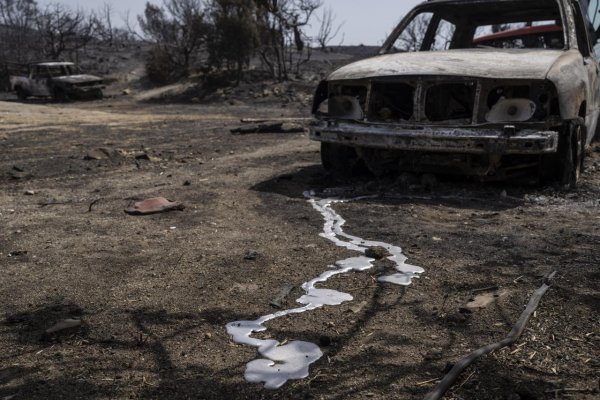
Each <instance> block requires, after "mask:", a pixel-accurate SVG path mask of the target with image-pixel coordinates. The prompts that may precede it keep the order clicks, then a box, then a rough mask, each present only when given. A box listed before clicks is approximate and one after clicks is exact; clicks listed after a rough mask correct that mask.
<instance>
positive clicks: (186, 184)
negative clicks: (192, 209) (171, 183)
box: [183, 181, 192, 186]
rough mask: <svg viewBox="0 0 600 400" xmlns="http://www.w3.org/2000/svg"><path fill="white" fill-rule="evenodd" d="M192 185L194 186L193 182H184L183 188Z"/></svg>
mask: <svg viewBox="0 0 600 400" xmlns="http://www.w3.org/2000/svg"><path fill="white" fill-rule="evenodd" d="M191 185H192V182H190V181H185V182H183V186H191Z"/></svg>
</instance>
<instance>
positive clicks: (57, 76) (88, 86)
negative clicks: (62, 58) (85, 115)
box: [10, 62, 105, 101]
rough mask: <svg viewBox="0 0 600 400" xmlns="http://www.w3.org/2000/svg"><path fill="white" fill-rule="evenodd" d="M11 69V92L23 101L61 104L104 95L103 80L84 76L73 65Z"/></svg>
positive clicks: (62, 63)
mask: <svg viewBox="0 0 600 400" xmlns="http://www.w3.org/2000/svg"><path fill="white" fill-rule="evenodd" d="M11 69H12V72H11V74H10V75H11V76H10V85H11V89H12V90H13V91H15V92H16V93H17V96H18V97H19V99H21V100H25V99H26V98H28V97H30V96H35V97H52V98H54V99H55V100H57V101H65V100H68V99H82V98H96V99H97V98H102V96H103V93H102V90H103V89H104V87H105V86H104V82H103V80H102V78H99V77H97V76H94V75H87V74H82V73H81V72H80V71H79V68H78V67H77V66H76V65H75V64H73V63H71V62H44V63H36V64H30V65H26V66H23V65H21V66H18V65H13V66H12V68H11Z"/></svg>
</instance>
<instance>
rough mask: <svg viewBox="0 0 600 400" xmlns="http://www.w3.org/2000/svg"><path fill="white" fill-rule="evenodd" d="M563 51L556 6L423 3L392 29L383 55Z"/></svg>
mask: <svg viewBox="0 0 600 400" xmlns="http://www.w3.org/2000/svg"><path fill="white" fill-rule="evenodd" d="M564 47H565V40H564V27H563V22H562V18H561V13H560V8H559V6H558V3H556V2H548V1H541V0H520V1H516V0H515V1H489V2H482V3H478V4H473V3H468V2H449V3H441V4H439V3H438V4H425V5H423V6H422V7H420V8H419V9H418V11H417V12H416V13H413V14H412V15H411V16H410V17H409V18H407V19H405V20H404V21H403V22H402V23H401V24H400V25H399V26H398V28H396V30H395V31H394V33H393V34H392V35H391V36H390V38H389V39H388V40H387V41H386V44H385V45H384V52H385V53H398V52H416V51H440V50H448V49H468V48H512V49H533V48H535V49H563V48H564Z"/></svg>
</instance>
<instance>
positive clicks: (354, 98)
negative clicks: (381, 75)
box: [312, 81, 368, 120]
mask: <svg viewBox="0 0 600 400" xmlns="http://www.w3.org/2000/svg"><path fill="white" fill-rule="evenodd" d="M367 87H368V85H367V84H365V85H361V84H356V83H353V82H349V83H347V82H335V83H332V82H327V81H323V82H321V83H320V84H319V86H318V87H317V91H316V92H315V97H314V100H313V110H312V111H313V114H315V115H316V116H322V117H331V118H340V119H351V120H360V119H364V117H365V111H364V110H365V105H366V101H367V91H368V90H367Z"/></svg>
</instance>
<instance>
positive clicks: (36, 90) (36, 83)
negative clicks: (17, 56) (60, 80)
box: [29, 65, 50, 96]
mask: <svg viewBox="0 0 600 400" xmlns="http://www.w3.org/2000/svg"><path fill="white" fill-rule="evenodd" d="M48 78H49V72H48V68H47V67H46V66H43V65H36V66H35V67H34V68H33V70H32V74H31V77H30V80H29V81H30V83H31V94H33V95H34V96H50V90H49V88H48Z"/></svg>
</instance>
